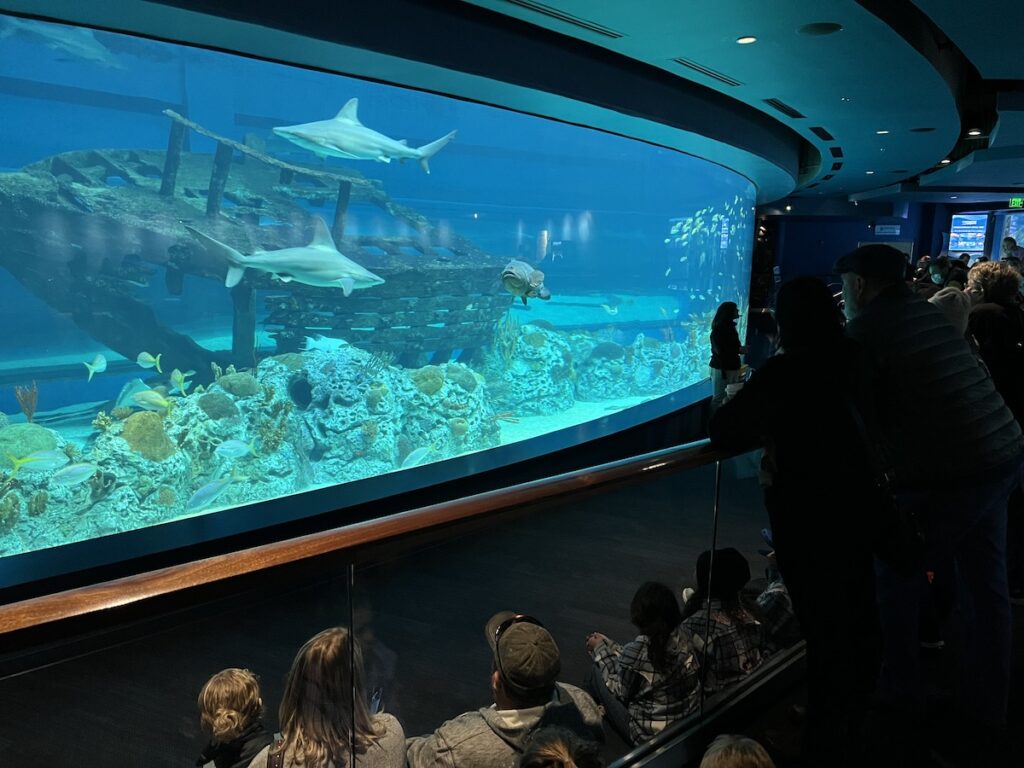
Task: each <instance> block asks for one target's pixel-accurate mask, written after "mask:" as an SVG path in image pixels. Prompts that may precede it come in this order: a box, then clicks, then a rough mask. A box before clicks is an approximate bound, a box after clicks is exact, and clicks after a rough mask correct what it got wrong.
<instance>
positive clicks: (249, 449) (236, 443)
mask: <svg viewBox="0 0 1024 768" xmlns="http://www.w3.org/2000/svg"><path fill="white" fill-rule="evenodd" d="M255 445H256V440H255V439H253V440H250V441H249V442H248V443H243V442H242V441H241V440H225V441H224V442H223V443H221V444H220V445H218V446H217V447H216V449H214V451H213V452H214V453H215V454H217V455H218V456H220V457H221V458H222V459H240V458H242V457H243V456H246V455H248V454H250V453H251V454H252V455H253V456H255V455H256V449H255Z"/></svg>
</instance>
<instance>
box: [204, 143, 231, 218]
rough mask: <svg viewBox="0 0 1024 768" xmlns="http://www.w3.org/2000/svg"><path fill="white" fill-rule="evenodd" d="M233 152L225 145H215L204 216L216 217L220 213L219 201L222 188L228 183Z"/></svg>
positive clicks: (222, 192) (222, 194)
mask: <svg viewBox="0 0 1024 768" xmlns="http://www.w3.org/2000/svg"><path fill="white" fill-rule="evenodd" d="M234 154H235V150H234V149H232V148H231V147H229V146H228V145H227V144H218V145H217V154H215V155H214V156H213V173H211V174H210V191H209V192H208V193H207V195H206V215H207V216H216V215H217V214H218V213H220V201H221V198H223V197H224V187H226V186H227V183H228V174H229V173H230V172H231V158H232V156H233V155H234Z"/></svg>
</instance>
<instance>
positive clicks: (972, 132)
mask: <svg viewBox="0 0 1024 768" xmlns="http://www.w3.org/2000/svg"><path fill="white" fill-rule="evenodd" d="M967 135H968V136H981V131H979V130H978V129H977V128H971V130H969V131H968V132H967Z"/></svg>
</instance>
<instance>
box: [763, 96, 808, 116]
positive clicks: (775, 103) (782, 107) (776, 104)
mask: <svg viewBox="0 0 1024 768" xmlns="http://www.w3.org/2000/svg"><path fill="white" fill-rule="evenodd" d="M764 103H765V104H767V105H768V106H769V107H772V108H773V109H777V110H778V111H779V112H781V113H782V114H784V115H785V116H786V117H792V118H793V119H795V120H798V119H800V118H802V117H804V115H801V114H800V113H799V112H798V111H797V110H795V109H793V107H791V106H789V104H787V103H786V102H784V101H779V100H778V99H765V100H764Z"/></svg>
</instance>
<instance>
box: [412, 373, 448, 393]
mask: <svg viewBox="0 0 1024 768" xmlns="http://www.w3.org/2000/svg"><path fill="white" fill-rule="evenodd" d="M410 377H411V378H412V383H413V384H415V385H416V389H418V390H419V391H420V392H422V393H423V394H424V395H427V396H431V395H436V394H437V393H438V392H440V391H441V387H443V386H444V378H445V377H444V371H443V370H442V369H441V368H440V367H438V366H436V365H427V366H424V367H423V368H417V369H416V370H415V371H413V372H412V373H411V374H410Z"/></svg>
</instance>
